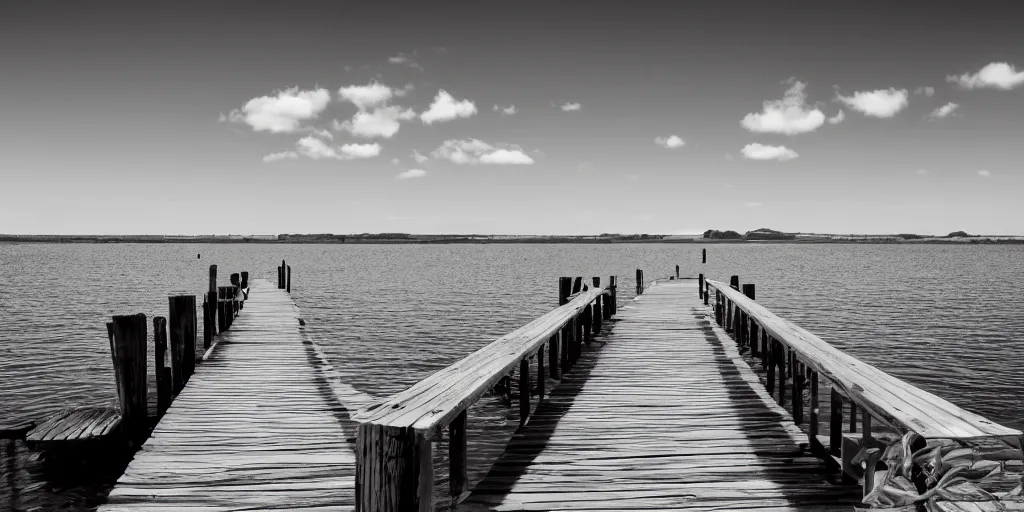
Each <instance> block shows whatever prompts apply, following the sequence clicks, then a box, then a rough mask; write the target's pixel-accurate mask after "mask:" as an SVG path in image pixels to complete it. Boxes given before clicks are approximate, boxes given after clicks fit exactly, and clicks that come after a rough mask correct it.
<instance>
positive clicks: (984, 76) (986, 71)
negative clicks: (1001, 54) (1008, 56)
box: [946, 62, 1024, 91]
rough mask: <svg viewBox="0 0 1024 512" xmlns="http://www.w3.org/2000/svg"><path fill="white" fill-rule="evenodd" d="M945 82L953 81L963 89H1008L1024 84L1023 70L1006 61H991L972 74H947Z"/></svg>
mask: <svg viewBox="0 0 1024 512" xmlns="http://www.w3.org/2000/svg"><path fill="white" fill-rule="evenodd" d="M946 81H947V82H953V83H955V84H958V85H959V86H960V87H963V88H965V89H981V88H985V87H988V88H992V89H1003V90H1004V91H1008V90H1010V89H1014V88H1016V87H1017V86H1019V85H1021V84H1024V71H1020V72H1017V69H1016V68H1015V67H1014V66H1013V65H1012V64H1009V63H1007V62H993V63H991V64H988V65H986V66H985V67H983V68H981V70H979V71H978V72H977V73H974V74H973V75H972V74H970V73H965V74H963V75H960V76H956V75H949V76H947V77H946Z"/></svg>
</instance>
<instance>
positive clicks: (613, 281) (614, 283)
mask: <svg viewBox="0 0 1024 512" xmlns="http://www.w3.org/2000/svg"><path fill="white" fill-rule="evenodd" d="M608 287H609V288H611V290H612V294H611V295H610V297H611V299H612V306H611V314H610V315H609V316H615V313H616V312H617V311H618V308H619V297H618V295H619V277H618V276H609V277H608Z"/></svg>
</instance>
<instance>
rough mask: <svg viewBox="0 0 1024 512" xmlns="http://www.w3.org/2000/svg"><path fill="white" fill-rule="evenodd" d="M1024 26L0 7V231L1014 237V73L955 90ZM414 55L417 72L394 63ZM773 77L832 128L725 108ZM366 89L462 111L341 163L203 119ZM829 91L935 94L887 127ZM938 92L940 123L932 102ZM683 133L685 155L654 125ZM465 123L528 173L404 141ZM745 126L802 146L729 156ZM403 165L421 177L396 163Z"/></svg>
mask: <svg viewBox="0 0 1024 512" xmlns="http://www.w3.org/2000/svg"><path fill="white" fill-rule="evenodd" d="M826 4H827V5H826ZM1001 4H1005V5H1001ZM1022 19H1024V3H1017V2H984V1H970V2H925V1H913V2H898V3H896V2H874V1H870V2H843V3H842V5H840V4H839V3H833V2H820V1H819V2H787V3H785V4H782V3H775V2H762V1H742V2H741V1H716V2H699V3H698V2H685V3H684V2H571V3H570V2H562V3H559V4H558V5H551V4H550V3H548V2H501V3H498V2H444V3H438V4H429V5H428V4H427V3H426V2H416V3H391V2H373V3H371V4H369V5H367V4H365V3H358V4H357V3H350V2H301V1H299V2H287V3H273V4H271V3H267V4H263V5H254V4H253V3H250V2H225V1H217V2H181V1H178V2H161V3H154V2H133V3H122V4H118V3H114V2H89V1H83V2H47V1H43V2H40V1H33V2H21V1H15V2H5V3H4V9H3V15H2V16H0V69H2V70H3V71H2V74H0V157H2V158H0V233H171V234H176V233H184V234H202V233H244V234H262V233H275V234H276V233H282V232H292V233H294V232H334V233H350V232H380V231H389V232H413V233H436V232H446V233H451V232H482V233H541V234H546V233H564V234H592V233H602V232H647V233H692V232H700V231H703V230H704V229H708V228H718V229H736V230H740V231H743V230H748V229H754V228H759V227H771V228H775V229H783V230H794V231H795V230H799V231H828V232H872V233H883V232H889V233H891V232H919V233H941V234H944V233H946V232H949V231H953V230H958V229H964V230H967V231H970V232H981V233H994V234H1024V227H1022V226H1021V221H1020V219H1022V218H1024V201H1022V200H1021V192H1022V191H1024V174H1022V171H1021V160H1022V158H1024V157H1022V149H1021V146H1022V144H1021V142H1022V141H1024V87H1017V88H1016V89H1013V90H995V89H976V90H962V89H960V88H958V87H956V86H955V85H954V84H951V83H947V81H946V76H947V75H961V74H964V73H974V72H977V71H978V70H979V69H981V68H982V67H983V66H985V65H986V64H989V63H992V62H1008V63H1010V64H1013V65H1015V66H1017V69H1018V70H1024V32H1022V31H1021V20H1022ZM437 47H443V48H444V49H445V51H439V50H437V49H436V48H437ZM413 52H415V57H414V58H415V60H416V62H418V63H419V64H420V65H421V66H422V70H420V69H416V68H411V67H408V66H403V65H396V64H389V63H388V62H387V60H388V58H389V57H391V56H394V55H397V54H399V53H404V54H409V55H411V54H413ZM790 77H796V78H797V79H799V80H800V81H802V82H805V83H806V84H807V87H806V93H807V95H808V96H807V101H808V103H811V104H819V108H820V109H821V110H822V111H823V112H824V113H825V114H826V115H828V116H832V115H834V114H835V113H836V112H837V111H838V110H840V109H841V108H842V109H843V110H845V112H846V119H845V121H844V122H842V123H840V124H837V125H830V124H827V123H826V124H825V125H824V126H822V127H821V128H819V129H818V130H816V131H813V132H811V133H804V134H800V135H781V134H771V133H751V132H749V131H747V130H745V129H744V128H743V127H741V125H740V120H741V119H743V117H744V116H745V115H746V114H747V113H751V112H760V111H761V108H762V102H764V101H766V100H775V99H780V98H782V95H783V92H784V91H785V90H786V88H787V87H788V86H787V85H786V84H784V83H783V81H785V80H787V79H789V78H790ZM371 80H378V81H380V82H381V83H384V84H387V85H390V86H396V87H399V86H402V85H404V84H407V83H409V84H413V85H414V87H415V89H414V90H413V91H412V92H411V93H409V95H408V96H406V97H404V98H397V99H396V100H395V101H393V102H392V103H393V104H399V105H402V106H403V107H411V108H413V109H414V110H415V111H416V112H417V113H419V112H422V111H423V110H425V109H426V108H427V107H428V106H429V105H430V103H431V101H432V99H433V98H434V96H435V94H437V91H438V89H445V90H447V91H449V92H450V93H452V94H453V95H454V96H455V97H457V98H460V99H461V98H467V99H470V100H472V101H474V102H475V104H476V107H477V109H478V110H479V113H478V114H477V115H475V116H473V117H470V118H467V119H457V120H454V121H451V122H447V123H435V124H431V125H425V124H423V123H421V122H419V121H418V120H413V121H410V122H407V123H403V124H402V127H401V129H400V131H399V132H398V133H397V134H396V135H395V136H394V137H391V138H389V139H376V140H374V141H366V140H358V141H357V140H355V139H354V138H353V137H352V136H351V135H349V134H347V133H344V132H335V133H334V136H335V140H334V144H336V145H340V144H344V143H349V142H378V143H379V144H381V146H383V150H382V153H381V155H380V156H378V157H376V158H371V159H365V160H350V161H339V160H330V159H328V160H316V161H314V160H310V159H306V158H300V159H297V160H293V161H282V162H272V163H264V162H263V161H262V158H263V156H264V155H267V154H270V153H274V152H279V151H285V150H289V149H291V148H293V146H294V144H295V142H296V140H298V139H299V138H300V137H302V136H303V135H305V134H297V133H277V134H271V133H267V132H255V131H253V130H252V129H251V128H250V127H249V126H247V125H245V124H237V123H224V122H218V117H219V115H220V114H228V113H229V112H230V111H231V110H233V109H237V108H240V107H242V106H243V105H244V104H245V103H246V102H247V101H248V100H249V99H251V98H255V97H259V96H264V95H271V94H273V93H274V91H275V90H279V89H285V88H288V87H291V86H298V87H300V88H301V89H311V88H314V87H315V86H320V87H324V88H326V89H328V90H329V91H330V92H331V95H332V101H331V103H330V104H329V105H328V107H327V109H326V111H325V112H323V114H321V115H320V117H319V118H318V119H315V120H312V121H311V122H309V123H307V124H308V125H310V126H311V127H315V128H329V127H330V122H331V120H332V119H338V120H345V119H346V118H348V117H351V116H352V114H353V113H354V112H355V108H354V107H353V106H352V105H351V104H346V103H344V102H342V101H340V100H339V99H338V97H337V94H336V93H337V90H338V88H339V87H342V86H347V85H365V84H367V83H368V82H370V81H371ZM834 86H838V87H839V89H838V90H839V91H840V92H841V93H843V94H845V95H849V94H852V93H853V92H854V91H867V90H876V89H888V88H890V87H895V88H897V89H907V90H909V91H914V90H915V89H917V88H918V87H922V86H930V87H934V88H935V94H934V96H931V97H928V96H925V95H923V94H911V95H910V98H909V106H908V107H907V108H906V109H905V110H903V111H901V112H899V113H898V114H896V115H895V116H894V117H892V118H888V119H878V118H872V117H866V116H864V115H862V114H860V113H856V112H853V111H852V110H850V109H849V108H846V107H844V106H842V105H840V104H839V103H838V102H837V101H835V98H836V90H835V89H834V88H833V87H834ZM951 101H952V102H955V103H957V104H959V105H960V108H959V110H958V111H957V115H955V116H953V117H949V118H945V119H937V120H933V119H928V114H929V113H930V112H931V111H932V110H934V109H935V108H937V107H939V106H941V105H943V104H945V103H947V102H951ZM566 102H578V103H580V104H581V105H582V108H581V110H580V111H577V112H563V111H562V110H561V109H560V108H558V107H557V105H561V104H563V103H566ZM495 104H501V105H508V104H514V105H516V107H517V109H518V110H519V112H518V113H517V114H516V115H512V116H501V115H499V114H498V113H497V112H493V111H492V106H493V105H495ZM673 134H674V135H678V136H679V137H682V138H683V139H685V140H686V141H687V144H686V146H685V147H682V148H678V149H665V148H662V147H659V146H658V145H656V144H655V143H654V138H655V137H667V136H669V135H673ZM469 138H477V139H481V140H484V141H487V142H489V143H492V144H494V143H508V144H515V145H518V146H521V147H522V148H523V149H524V151H527V152H528V154H530V155H531V156H532V157H533V158H534V160H535V164H534V165H516V166H513V165H457V164H454V163H452V162H448V161H444V160H436V159H432V160H431V161H429V162H426V163H423V164H419V163H416V162H414V161H413V160H412V159H411V158H410V153H411V152H412V151H413V150H418V151H419V152H420V153H422V154H429V153H430V152H431V151H433V150H434V149H436V148H438V146H440V145H441V143H442V142H444V141H445V140H447V139H469ZM755 142H757V143H761V144H768V145H785V146H786V147H788V148H791V149H793V150H795V151H797V152H798V153H799V155H800V157H799V158H797V159H795V160H790V161H786V162H777V161H753V160H746V159H743V158H741V157H740V150H741V149H742V148H743V147H744V146H745V145H747V144H750V143H755ZM394 158H398V159H399V160H400V161H399V162H398V163H397V164H395V163H392V159H394ZM414 167H415V168H420V169H423V170H426V171H427V174H426V176H424V177H421V178H416V179H408V180H398V179H396V175H397V174H398V173H400V172H403V171H405V170H407V169H410V168H414ZM922 170H923V171H925V173H923V174H921V173H919V171H922ZM981 170H986V171H988V172H989V174H990V176H989V177H983V176H980V175H979V171H981Z"/></svg>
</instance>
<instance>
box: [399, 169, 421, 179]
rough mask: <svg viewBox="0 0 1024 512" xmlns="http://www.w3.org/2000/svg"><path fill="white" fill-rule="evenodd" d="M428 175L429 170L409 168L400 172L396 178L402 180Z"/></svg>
mask: <svg viewBox="0 0 1024 512" xmlns="http://www.w3.org/2000/svg"><path fill="white" fill-rule="evenodd" d="M426 175H427V171H424V170H423V169H409V170H408V171H405V172H402V173H399V174H398V176H396V177H395V178H396V179H400V180H409V179H413V178H422V177H424V176H426Z"/></svg>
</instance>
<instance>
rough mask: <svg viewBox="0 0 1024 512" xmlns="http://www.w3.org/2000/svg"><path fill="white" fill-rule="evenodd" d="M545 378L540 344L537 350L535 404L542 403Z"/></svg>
mask: <svg viewBox="0 0 1024 512" xmlns="http://www.w3.org/2000/svg"><path fill="white" fill-rule="evenodd" d="M546 378H547V376H546V375H545V374H544V343H541V344H540V348H538V349H537V403H538V404H539V403H541V402H543V401H544V384H545V382H544V380H545V379H546Z"/></svg>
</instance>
